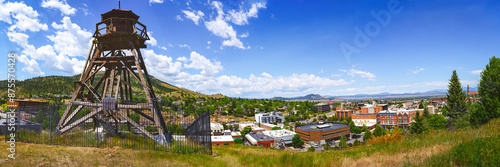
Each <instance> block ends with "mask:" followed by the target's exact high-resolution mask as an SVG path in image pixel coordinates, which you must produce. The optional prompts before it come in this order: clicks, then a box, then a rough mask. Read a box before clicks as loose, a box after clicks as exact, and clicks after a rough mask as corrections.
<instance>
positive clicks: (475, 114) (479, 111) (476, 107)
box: [470, 103, 490, 126]
mask: <svg viewBox="0 0 500 167" xmlns="http://www.w3.org/2000/svg"><path fill="white" fill-rule="evenodd" d="M488 120H490V117H489V114H488V112H486V110H485V108H484V106H483V105H482V104H479V103H473V104H472V105H471V106H470V123H471V124H472V125H475V126H478V125H482V124H484V123H486V122H488Z"/></svg>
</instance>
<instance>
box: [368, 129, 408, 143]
mask: <svg viewBox="0 0 500 167" xmlns="http://www.w3.org/2000/svg"><path fill="white" fill-rule="evenodd" d="M401 134H402V130H400V129H399V128H397V127H396V128H395V129H394V130H393V131H392V134H389V133H388V134H386V135H384V136H380V137H373V138H372V139H371V140H368V142H369V143H370V144H379V143H380V144H381V143H391V142H395V141H398V140H400V139H401V138H403V136H402V135H401Z"/></svg>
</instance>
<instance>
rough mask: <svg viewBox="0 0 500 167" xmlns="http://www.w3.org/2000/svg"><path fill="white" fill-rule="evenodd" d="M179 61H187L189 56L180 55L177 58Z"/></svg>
mask: <svg viewBox="0 0 500 167" xmlns="http://www.w3.org/2000/svg"><path fill="white" fill-rule="evenodd" d="M177 61H182V62H186V61H187V58H186V57H179V58H177Z"/></svg>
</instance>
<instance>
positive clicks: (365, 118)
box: [352, 113, 378, 129]
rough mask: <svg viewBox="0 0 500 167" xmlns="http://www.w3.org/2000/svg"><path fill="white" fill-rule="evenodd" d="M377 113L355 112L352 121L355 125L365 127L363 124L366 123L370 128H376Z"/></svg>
mask: <svg viewBox="0 0 500 167" xmlns="http://www.w3.org/2000/svg"><path fill="white" fill-rule="evenodd" d="M377 116H378V114H377V113H371V114H353V115H352V121H353V122H354V125H356V126H357V127H363V124H364V125H366V126H367V127H368V128H369V129H373V128H375V125H377Z"/></svg>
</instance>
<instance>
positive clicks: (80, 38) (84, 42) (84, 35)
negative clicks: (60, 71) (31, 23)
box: [47, 17, 92, 58]
mask: <svg viewBox="0 0 500 167" xmlns="http://www.w3.org/2000/svg"><path fill="white" fill-rule="evenodd" d="M61 22H62V24H57V23H55V22H53V23H52V27H53V28H54V29H56V30H58V31H57V32H55V35H49V36H47V38H49V40H51V41H52V42H54V50H55V51H56V52H58V53H59V54H62V55H64V56H69V57H75V56H78V57H84V58H86V57H87V54H88V51H89V49H90V46H91V38H92V33H91V32H89V31H87V30H86V29H82V28H80V26H78V25H77V24H75V23H72V22H71V19H70V18H69V17H64V18H63V19H62V20H61Z"/></svg>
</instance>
